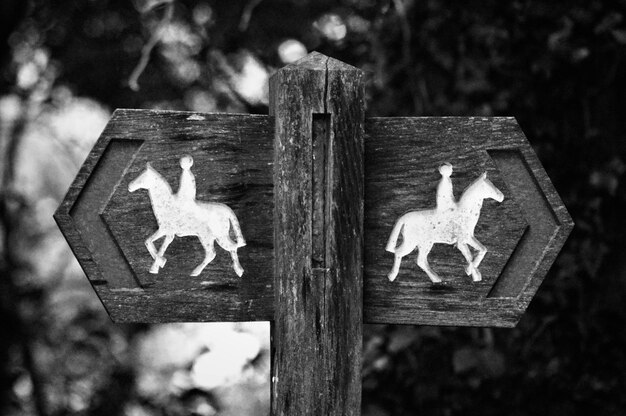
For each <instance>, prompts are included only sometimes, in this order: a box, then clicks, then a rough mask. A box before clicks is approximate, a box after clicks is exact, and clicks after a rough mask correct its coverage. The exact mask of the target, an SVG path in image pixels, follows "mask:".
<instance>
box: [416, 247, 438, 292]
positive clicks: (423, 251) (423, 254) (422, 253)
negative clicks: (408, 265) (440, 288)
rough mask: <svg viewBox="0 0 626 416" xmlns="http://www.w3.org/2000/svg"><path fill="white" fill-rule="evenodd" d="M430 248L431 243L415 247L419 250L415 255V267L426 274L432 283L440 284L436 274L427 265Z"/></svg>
mask: <svg viewBox="0 0 626 416" xmlns="http://www.w3.org/2000/svg"><path fill="white" fill-rule="evenodd" d="M432 248H433V243H427V244H424V245H422V246H420V245H418V246H417V249H418V250H419V253H418V254H417V265H418V266H420V268H421V269H422V270H424V271H425V272H426V274H427V275H428V277H429V278H430V280H431V281H432V282H433V283H441V278H440V277H439V276H437V273H435V272H434V271H433V269H431V268H430V264H428V253H430V249H432Z"/></svg>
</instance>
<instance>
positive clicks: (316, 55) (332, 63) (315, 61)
mask: <svg viewBox="0 0 626 416" xmlns="http://www.w3.org/2000/svg"><path fill="white" fill-rule="evenodd" d="M295 70H299V71H301V70H308V71H326V70H329V71H359V72H360V71H361V70H360V69H358V68H356V67H354V66H352V65H349V64H347V63H345V62H342V61H340V60H338V59H335V58H331V57H329V56H326V55H324V54H323V53H320V52H317V51H313V52H311V53H309V54H308V55H306V56H305V57H303V58H301V59H299V60H297V61H296V62H294V63H291V64H289V65H285V66H284V67H282V68H281V69H279V70H278V71H277V72H283V71H295Z"/></svg>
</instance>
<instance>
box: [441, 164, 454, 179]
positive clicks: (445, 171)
mask: <svg viewBox="0 0 626 416" xmlns="http://www.w3.org/2000/svg"><path fill="white" fill-rule="evenodd" d="M439 173H441V176H445V177H446V178H448V177H450V175H452V165H451V164H449V163H444V164H443V165H441V166H439Z"/></svg>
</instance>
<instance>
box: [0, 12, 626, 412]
mask: <svg viewBox="0 0 626 416" xmlns="http://www.w3.org/2000/svg"><path fill="white" fill-rule="evenodd" d="M625 17H626V2H625V1H623V0H613V1H608V0H607V1H598V0H592V1H587V2H582V1H566V0H552V1H537V0H514V1H509V2H499V1H495V0H483V1H467V2H454V1H447V0H429V1H414V0H387V1H374V0H344V1H306V0H247V1H234V0H231V1H201V0H198V1H188V0H175V1H174V0H135V1H132V2H131V1H127V0H90V1H75V0H58V1H55V2H47V1H43V0H31V1H15V0H4V1H3V2H1V3H0V65H1V67H0V139H1V142H0V143H1V146H2V147H1V148H2V152H1V153H0V156H1V158H2V161H1V162H0V163H2V170H1V171H2V176H1V179H2V180H1V184H2V189H1V193H0V197H1V198H2V201H0V202H1V206H0V208H1V209H0V213H1V214H2V215H1V216H0V217H1V218H0V220H1V222H2V224H0V231H1V232H2V240H1V241H2V242H1V244H0V250H1V255H2V258H1V259H0V270H1V272H2V274H1V276H0V279H1V284H0V292H1V293H0V300H1V301H2V304H1V305H0V306H1V307H0V312H1V314H2V315H1V317H0V318H1V321H0V322H1V328H0V330H1V331H2V334H1V335H0V363H1V364H0V366H1V367H2V376H1V377H0V398H1V399H2V410H1V411H0V412H1V413H2V414H8V415H22V414H37V415H65V414H68V415H69V414H103V415H104V414H106V415H114V414H127V415H151V414H199V415H211V414H220V415H227V414H238V415H244V414H264V412H267V402H268V400H269V397H267V394H268V386H269V380H268V379H265V378H264V377H265V376H267V374H268V360H269V358H268V355H269V354H268V347H267V337H268V334H267V331H266V328H265V327H263V328H265V329H263V328H261V329H259V328H258V327H256V326H253V325H248V326H246V325H243V326H234V327H233V326H231V327H228V328H230V329H228V330H227V329H224V328H222V329H220V330H217V329H210V330H209V329H199V328H201V327H202V326H194V327H189V326H182V327H181V326H172V327H168V326H161V327H152V326H141V325H139V326H115V325H112V324H111V323H110V322H109V321H108V318H107V317H106V315H105V313H104V311H103V309H102V307H101V306H100V305H99V303H98V301H97V299H95V300H94V298H95V295H94V294H93V292H91V289H90V288H89V287H88V284H87V282H86V279H84V277H82V276H81V273H80V271H79V270H78V268H77V266H76V264H75V263H74V262H73V261H71V257H70V254H69V253H68V250H67V248H66V246H65V243H64V242H63V240H62V238H60V237H59V235H58V232H57V231H56V229H55V227H54V224H53V223H52V221H51V214H52V211H53V210H54V208H55V207H56V204H57V203H58V201H59V200H60V198H62V197H63V194H64V192H65V190H66V189H67V187H68V185H69V181H70V180H71V178H72V177H73V175H74V174H75V172H76V170H77V169H78V166H79V164H80V163H81V162H82V160H83V159H84V157H85V155H86V151H87V150H88V149H89V147H90V146H91V144H92V143H93V140H95V138H96V137H97V136H98V134H99V132H100V129H101V128H102V126H103V123H104V122H105V121H106V118H107V117H108V114H109V113H110V111H111V110H112V109H114V108H118V107H126V108H132V107H134V108H167V109H178V110H195V111H226V112H255V113H266V112H267V77H268V76H269V74H271V72H272V71H273V70H274V69H276V68H278V67H280V66H282V65H284V64H285V63H288V62H291V61H293V60H294V59H297V58H298V57H300V56H302V55H303V54H304V53H306V52H307V51H312V50H318V51H320V52H322V53H325V54H327V55H329V56H333V57H335V58H337V59H340V60H342V61H345V62H347V63H350V64H352V65H355V66H357V67H359V68H362V69H363V70H365V71H366V73H367V106H368V114H369V115H370V116H391V115H394V116H421V115H437V116H439V115H481V116H491V115H507V116H515V117H516V118H517V120H518V121H519V123H520V125H521V127H522V129H523V130H524V132H525V133H526V135H527V137H528V138H529V140H530V142H531V143H532V145H533V147H534V148H535V150H536V152H537V153H538V155H539V158H540V159H541V161H542V163H543V164H544V166H545V167H546V170H547V171H548V174H549V175H550V177H551V178H552V180H553V182H554V184H555V186H556V188H557V189H558V191H559V193H560V194H561V196H562V198H563V200H564V202H565V204H566V205H567V207H568V209H569V210H570V213H571V214H572V216H573V217H574V220H575V222H576V228H575V230H574V232H573V234H572V236H571V237H570V239H569V242H568V244H567V246H566V247H565V249H564V251H563V252H562V254H561V256H560V257H559V259H558V260H557V262H556V264H555V265H554V266H553V268H552V270H551V272H550V274H549V276H548V277H547V279H546V281H545V283H544V284H543V285H542V287H541V289H540V290H539V292H538V294H537V297H536V298H535V300H534V301H533V302H532V304H531V307H530V309H529V311H528V312H527V313H526V315H525V316H524V318H523V319H522V321H521V322H520V324H519V325H518V327H517V328H515V329H506V330H505V329H498V330H494V329H489V328H436V327H431V328H429V327H410V326H368V327H367V328H366V330H365V335H366V336H365V339H364V368H363V383H364V389H363V411H364V414H365V415H370V416H378V415H380V416H384V415H405V414H428V415H464V416H466V415H501V414H512V415H539V414H541V415H551V414H554V415H561V414H572V415H575V414H581V415H586V414H589V413H592V412H593V413H594V414H596V415H619V414H623V413H624V412H625V411H626V396H625V395H624V392H625V391H626V331H625V328H626V307H625V306H624V299H626V256H625V255H624V254H626V232H625V231H626V220H625V219H624V217H625V214H626V178H625V177H624V173H625V171H626V140H624V139H625V137H624V135H625V132H626V60H625V58H626V21H625ZM202 328H205V327H202ZM206 328H209V326H207V327H206ZM211 328H213V327H211ZM207 331H208V332H207ZM211 331H217V332H211ZM220 331H221V332H220ZM224 331H225V332H224ZM251 334H252V335H251ZM253 335H254V337H256V339H258V340H260V341H254V340H253V338H254V337H253ZM229 336H234V337H237V336H240V337H244V338H245V337H246V336H247V337H248V338H246V339H247V343H244V344H245V345H248V346H250V345H252V346H253V347H251V349H249V350H247V351H243V352H240V353H233V354H231V355H230V356H231V357H239V358H236V359H232V363H231V365H232V367H229V368H231V369H234V370H232V374H231V376H232V377H231V379H232V378H236V379H237V381H236V382H233V381H232V380H231V379H228V378H227V377H226V378H224V377H223V378H221V379H220V378H219V377H218V378H217V379H213V378H211V377H212V376H210V375H209V374H213V372H212V370H210V368H212V367H210V366H209V364H207V363H209V362H210V360H211V359H214V357H213V358H211V356H207V355H206V354H207V352H206V351H205V350H206V349H207V348H208V349H209V350H211V351H213V352H215V351H216V350H219V348H218V347H217V346H215V345H213V344H211V342H213V341H211V340H212V339H214V338H215V337H217V338H220V339H221V338H224V337H226V338H227V337H229ZM212 337H213V338H212ZM176 339H178V340H179V342H182V341H181V340H184V341H185V345H191V346H193V348H191V347H189V349H185V348H178V349H174V350H173V351H172V350H167V351H164V350H163V348H160V347H159V346H160V345H164V344H168V343H174V342H175V340H176ZM198 339H200V340H201V341H198ZM255 342H257V344H255ZM205 344H211V345H212V347H207V346H206V345H205ZM177 345H178V344H177ZM181 345H182V344H181ZM237 354H239V355H237ZM146 357H150V358H146ZM201 357H204V358H201ZM241 357H243V358H241ZM222 359H225V358H224V357H222ZM238 360H239V361H238ZM229 371H230V370H229ZM241 373H245V374H247V375H246V376H245V377H243V378H241ZM229 374H230V373H229ZM235 374H239V375H237V376H235ZM237 377H239V378H237ZM255 377H256V378H255ZM228 380H230V381H228ZM223 385H230V386H231V387H224V386H223ZM232 386H237V387H236V388H235V387H232ZM159 392H160V393H159ZM242 398H245V399H246V400H244V399H242ZM243 401H245V402H247V403H250V404H249V405H248V406H247V407H245V408H244V407H239V408H237V407H236V406H235V405H234V404H233V403H237V402H243ZM240 406H241V404H240Z"/></svg>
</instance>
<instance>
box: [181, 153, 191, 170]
mask: <svg viewBox="0 0 626 416" xmlns="http://www.w3.org/2000/svg"><path fill="white" fill-rule="evenodd" d="M191 165H193V158H192V157H191V156H189V155H186V156H183V157H181V158H180V167H181V168H183V169H190V168H191Z"/></svg>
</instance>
